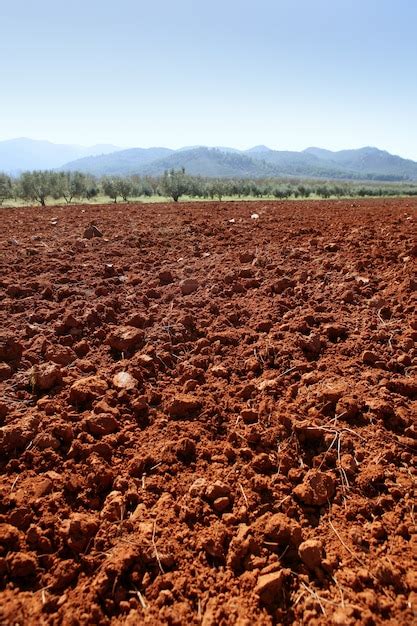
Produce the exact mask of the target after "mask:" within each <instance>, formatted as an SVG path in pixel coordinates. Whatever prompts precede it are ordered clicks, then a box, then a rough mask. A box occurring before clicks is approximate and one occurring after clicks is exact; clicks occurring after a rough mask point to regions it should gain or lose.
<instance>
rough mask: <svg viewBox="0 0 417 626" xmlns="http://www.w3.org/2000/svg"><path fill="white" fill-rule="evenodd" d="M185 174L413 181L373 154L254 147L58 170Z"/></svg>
mask: <svg viewBox="0 0 417 626" xmlns="http://www.w3.org/2000/svg"><path fill="white" fill-rule="evenodd" d="M182 167H183V168H184V169H185V170H186V172H187V173H188V174H191V175H195V176H197V175H198V176H208V177H228V178H232V177H243V178H248V177H251V178H262V177H273V176H294V177H298V178H336V179H337V178H339V179H353V180H391V181H395V180H409V181H411V180H417V163H415V162H414V161H410V160H408V159H402V158H401V157H398V156H394V155H392V154H389V153H388V152H385V151H383V150H378V149H377V148H360V149H358V150H341V151H339V152H332V151H331V150H324V149H322V148H307V149H306V150H304V151H302V152H295V151H289V150H271V149H270V148H268V147H267V146H255V147H254V148H250V149H249V150H236V149H234V148H207V147H204V146H193V147H189V148H181V149H179V150H169V149H168V148H147V149H144V148H132V149H130V150H122V151H119V152H114V153H112V154H107V155H103V156H96V157H87V158H84V159H80V160H77V161H73V162H71V163H67V164H66V165H64V166H63V167H62V168H61V169H70V170H77V169H78V170H81V171H83V172H89V173H91V174H95V175H98V176H99V175H123V174H141V175H149V176H158V175H160V174H163V172H164V171H165V170H168V169H172V168H174V169H180V168H182Z"/></svg>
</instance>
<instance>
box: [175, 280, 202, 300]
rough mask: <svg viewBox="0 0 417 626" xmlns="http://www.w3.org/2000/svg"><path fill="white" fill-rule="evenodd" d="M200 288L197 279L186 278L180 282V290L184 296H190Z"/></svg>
mask: <svg viewBox="0 0 417 626" xmlns="http://www.w3.org/2000/svg"><path fill="white" fill-rule="evenodd" d="M198 287H199V284H198V281H197V280H196V279H195V278H184V280H182V281H181V282H180V289H181V293H182V295H183V296H189V295H190V294H192V293H194V291H197V289H198Z"/></svg>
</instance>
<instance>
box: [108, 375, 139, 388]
mask: <svg viewBox="0 0 417 626" xmlns="http://www.w3.org/2000/svg"><path fill="white" fill-rule="evenodd" d="M137 384H138V381H137V380H136V379H135V378H133V376H132V375H131V374H129V372H118V373H117V374H115V375H114V376H113V386H114V387H116V389H127V390H132V389H135V388H136V386H137Z"/></svg>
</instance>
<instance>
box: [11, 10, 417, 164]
mask: <svg viewBox="0 0 417 626" xmlns="http://www.w3.org/2000/svg"><path fill="white" fill-rule="evenodd" d="M0 20H1V24H2V26H1V38H0V75H1V93H0V139H10V138H12V137H20V136H26V137H32V138H35V139H49V140H50V141H54V142H62V143H82V144H93V143H103V142H106V143H107V142H108V143H114V144H117V145H120V146H144V147H146V146H152V145H154V146H155V145H164V146H169V147H173V148H175V147H180V146H185V145H195V144H206V145H228V146H234V147H238V148H244V147H250V146H253V145H256V144H261V143H262V144H267V145H268V146H270V147H273V148H277V149H294V150H300V149H303V148H306V147H307V146H311V145H316V146H321V147H326V148H330V149H341V148H346V147H360V146H364V145H374V146H378V147H381V148H384V149H387V150H389V151H390V152H393V153H396V154H401V155H402V156H407V157H409V158H414V159H417V34H416V27H417V2H416V1H415V0H253V1H248V0H209V1H208V0H206V1H204V2H203V1H201V0H194V1H192V0H171V1H168V0H152V1H151V2H144V1H142V0H117V2H115V1H114V0H112V1H111V2H109V1H108V0H83V1H80V0H71V2H66V1H64V0H36V1H35V0H13V2H12V1H6V0H0Z"/></svg>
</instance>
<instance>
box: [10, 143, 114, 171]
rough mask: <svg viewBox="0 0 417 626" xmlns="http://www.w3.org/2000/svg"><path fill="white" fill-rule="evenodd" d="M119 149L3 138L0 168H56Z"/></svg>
mask: <svg viewBox="0 0 417 626" xmlns="http://www.w3.org/2000/svg"><path fill="white" fill-rule="evenodd" d="M116 150H120V148H118V147H117V146H113V145H111V144H97V145H95V146H88V147H87V146H78V145H68V144H55V143H51V142H50V141H41V140H36V139H28V138H26V137H19V138H18V139H8V140H6V141H0V171H4V172H7V173H9V174H17V173H18V172H21V171H24V170H33V169H53V168H58V167H61V165H64V164H65V163H67V162H68V161H73V160H74V159H79V158H80V157H83V156H92V155H96V154H106V153H108V152H115V151H116Z"/></svg>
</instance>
